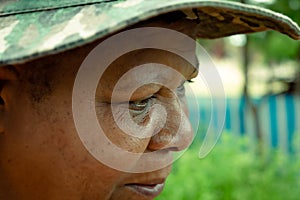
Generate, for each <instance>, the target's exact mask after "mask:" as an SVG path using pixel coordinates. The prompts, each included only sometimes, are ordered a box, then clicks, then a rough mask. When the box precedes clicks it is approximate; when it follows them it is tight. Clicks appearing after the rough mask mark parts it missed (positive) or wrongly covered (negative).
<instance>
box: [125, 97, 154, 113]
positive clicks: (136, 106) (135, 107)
mask: <svg viewBox="0 0 300 200" xmlns="http://www.w3.org/2000/svg"><path fill="white" fill-rule="evenodd" d="M154 98H155V97H154V96H151V97H149V98H146V99H143V100H139V101H130V102H129V109H130V110H131V112H132V114H134V115H138V114H142V113H144V112H147V111H149V110H150V108H151V106H152V105H153V99H154Z"/></svg>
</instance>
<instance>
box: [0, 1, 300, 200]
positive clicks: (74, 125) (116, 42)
mask: <svg viewBox="0 0 300 200" xmlns="http://www.w3.org/2000/svg"><path fill="white" fill-rule="evenodd" d="M0 10H1V11H0V22H1V26H0V28H1V29H0V64H1V67H0V199H3V200H6V199H7V200H14V199H18V200H20V199H22V200H26V199H28V200H29V199H30V200H34V199H37V200H38V199H45V200H50V199H72V200H77V199H78V200H79V199H93V200H94V199H103V200H105V199H111V200H113V199H118V200H120V199H124V200H125V199H139V200H141V199H153V198H154V197H156V196H157V195H159V193H160V192H161V191H162V189H163V187H164V182H165V180H166V178H167V176H168V174H169V173H170V169H171V163H172V160H173V153H174V152H177V151H181V150H183V149H185V148H187V147H188V146H189V144H190V142H191V140H192V139H193V132H192V128H191V126H190V123H189V121H188V111H187V106H186V99H185V92H184V90H185V89H184V83H185V82H186V81H189V80H190V79H192V78H194V77H196V76H197V73H198V68H197V60H196V59H195V58H196V56H195V54H194V50H195V45H196V43H194V40H193V39H195V38H197V37H199V38H218V37H223V36H228V35H232V34H239V33H251V32H258V31H264V30H269V29H274V30H276V31H279V32H282V33H284V34H287V35H288V36H290V37H292V38H294V39H300V31H299V29H298V27H297V25H296V24H295V23H293V22H292V21H291V20H290V19H288V18H287V17H285V16H283V15H280V14H277V13H274V12H272V11H268V10H265V9H260V8H257V7H252V6H247V5H243V4H236V3H230V2H223V1H200V0H178V1H160V0H151V1H148V0H123V1H121V0H120V1H103V0H99V1H95V0H85V1H77V0H76V1H74V0H63V1H48V0H47V1H46V0H40V1H34V2H33V1H31V2H28V1H25V0H24V1H22V0H20V1H13V0H8V1H4V2H1V4H0ZM192 38H193V39H192ZM191 41H192V42H191Z"/></svg>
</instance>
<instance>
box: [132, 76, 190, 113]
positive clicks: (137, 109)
mask: <svg viewBox="0 0 300 200" xmlns="http://www.w3.org/2000/svg"><path fill="white" fill-rule="evenodd" d="M186 82H188V83H193V81H192V80H187V81H185V82H183V83H182V84H181V85H180V86H179V87H178V88H177V95H178V97H179V98H181V97H184V96H185V87H184V84H185V83H186ZM155 99H156V97H155V95H152V96H150V97H148V98H146V99H143V100H139V101H130V102H129V109H130V110H131V111H132V113H133V115H134V116H136V115H139V114H145V113H147V112H148V111H149V110H150V108H151V106H152V105H153V104H154V100H155Z"/></svg>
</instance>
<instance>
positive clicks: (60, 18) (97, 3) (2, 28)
mask: <svg viewBox="0 0 300 200" xmlns="http://www.w3.org/2000/svg"><path fill="white" fill-rule="evenodd" d="M172 11H183V13H184V16H185V18H186V21H189V22H190V25H191V28H193V29H195V32H196V34H197V36H198V37H201V38H218V37H224V36H229V35H233V34H240V33H251V32H259V31H265V30H270V29H273V30H276V31H279V32H281V33H283V34H286V35H288V36H290V37H291V38H293V39H297V40H299V39H300V29H299V27H298V26H297V24H296V23H294V22H293V21H292V20H291V19H289V18H288V17H286V16H284V15H282V14H279V13H275V12H272V11H270V10H267V9H262V8H259V7H255V6H250V5H245V4H240V3H234V2H229V1H221V0H207V1H204V0H171V1H162V0H39V1H32V0H4V1H1V2H0V64H14V63H20V62H25V61H27V60H30V59H35V58H38V57H41V56H44V55H48V54H53V53H58V52H62V51H65V50H67V49H70V48H74V47H77V46H81V45H84V44H86V43H88V42H92V41H94V40H96V39H99V38H102V37H105V36H107V35H108V34H111V33H114V32H116V31H119V30H121V29H123V28H125V27H128V26H130V25H133V24H135V23H138V22H140V21H143V20H146V19H150V18H152V17H155V16H158V15H161V14H166V13H170V12H172ZM189 22H187V23H189Z"/></svg>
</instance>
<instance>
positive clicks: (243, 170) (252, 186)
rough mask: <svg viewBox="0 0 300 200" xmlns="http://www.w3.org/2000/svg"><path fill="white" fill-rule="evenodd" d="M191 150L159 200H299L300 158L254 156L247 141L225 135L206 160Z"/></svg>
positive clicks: (178, 163) (194, 148)
mask: <svg viewBox="0 0 300 200" xmlns="http://www.w3.org/2000/svg"><path fill="white" fill-rule="evenodd" d="M199 147H200V146H199V144H197V143H195V144H193V145H192V146H191V148H190V150H188V151H187V152H186V153H185V154H184V155H183V156H182V157H181V158H180V159H179V160H177V161H176V162H175V163H174V167H173V171H172V173H171V175H170V177H169V178H168V179H167V182H166V186H165V189H164V191H163V193H162V194H161V195H160V196H159V197H158V198H156V200H170V199H171V200H200V199H201V200H253V199H255V200H298V199H299V197H300V191H299V188H300V159H299V158H298V156H297V154H294V155H285V154H284V153H281V152H276V151H273V152H272V153H269V154H268V155H267V156H258V155H256V154H255V153H253V150H252V149H251V147H250V145H249V142H248V141H247V139H245V138H242V137H239V138H236V137H233V136H232V135H230V134H223V136H222V140H221V141H220V142H219V143H218V144H217V145H216V147H215V148H214V150H213V151H212V152H211V153H210V154H209V155H208V156H207V157H206V158H204V159H199V158H198V156H197V154H198V151H199Z"/></svg>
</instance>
